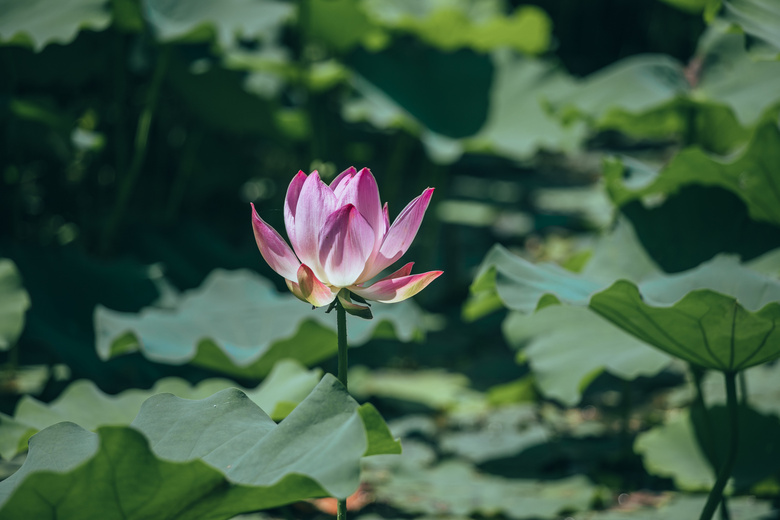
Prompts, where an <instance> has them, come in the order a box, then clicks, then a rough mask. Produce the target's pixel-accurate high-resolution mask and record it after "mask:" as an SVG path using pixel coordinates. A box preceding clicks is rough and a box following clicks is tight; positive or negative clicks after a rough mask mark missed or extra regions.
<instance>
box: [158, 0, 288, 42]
mask: <svg viewBox="0 0 780 520" xmlns="http://www.w3.org/2000/svg"><path fill="white" fill-rule="evenodd" d="M143 6H144V14H145V16H146V18H147V20H149V23H150V24H151V25H152V27H154V29H155V32H156V35H157V38H158V39H159V40H160V41H163V42H168V41H180V40H184V41H201V40H205V39H209V38H210V37H211V36H212V35H213V36H216V40H217V42H218V43H219V44H220V45H221V46H222V48H229V47H231V46H233V44H234V42H235V40H236V39H237V38H244V39H261V40H267V39H270V38H273V37H275V36H276V35H277V34H278V32H279V31H280V30H281V26H282V24H284V23H285V22H286V21H287V20H289V19H290V18H291V17H292V16H293V14H294V13H295V8H294V7H293V6H292V5H291V4H289V3H286V2H279V1H275V0H260V1H257V0H254V1H253V0H224V1H222V2H218V3H215V2H210V1H208V0H189V1H188V2H186V3H181V2H178V1H176V0H144V1H143Z"/></svg>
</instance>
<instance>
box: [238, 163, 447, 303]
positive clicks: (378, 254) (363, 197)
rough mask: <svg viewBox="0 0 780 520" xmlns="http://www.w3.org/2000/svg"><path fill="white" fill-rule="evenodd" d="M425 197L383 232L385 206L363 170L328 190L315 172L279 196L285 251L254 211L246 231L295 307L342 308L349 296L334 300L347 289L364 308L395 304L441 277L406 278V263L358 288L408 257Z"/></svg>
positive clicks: (386, 221) (386, 223) (408, 273)
mask: <svg viewBox="0 0 780 520" xmlns="http://www.w3.org/2000/svg"><path fill="white" fill-rule="evenodd" d="M432 195H433V188H428V189H426V190H425V191H423V192H422V194H421V195H420V196H419V197H417V198H416V199H414V200H413V201H412V202H410V203H409V205H407V206H406V207H405V208H404V210H403V211H402V212H401V214H400V215H398V218H396V219H395V222H393V225H392V226H391V225H390V219H389V217H388V212H387V204H386V203H385V205H384V207H382V204H381V202H380V200H379V189H378V188H377V185H376V180H375V179H374V176H373V175H372V174H371V171H370V170H369V169H368V168H363V169H362V170H360V171H359V172H358V171H356V170H355V168H354V167H350V168H349V169H347V170H345V171H343V172H342V173H341V174H339V176H338V177H336V178H335V179H334V180H333V182H331V183H330V186H328V185H327V184H325V183H324V182H322V180H321V179H320V176H319V174H318V173H317V171H316V170H315V171H314V172H312V173H311V175H308V176H307V175H306V174H305V173H303V172H302V171H299V172H298V174H297V175H296V176H295V177H294V178H293V180H292V182H291V183H290V187H289V188H288V189H287V197H286V199H285V204H284V224H285V227H286V228H287V235H288V236H289V238H290V243H291V244H292V249H290V246H288V245H287V243H286V242H285V241H284V239H283V238H282V236H281V235H280V234H279V233H277V232H276V230H275V229H274V228H272V227H271V226H269V225H268V224H266V222H265V221H263V219H261V218H260V217H259V216H258V215H257V211H255V207H254V205H252V227H253V229H254V233H255V240H256V241H257V247H258V248H259V249H260V254H262V255H263V258H264V259H265V261H266V262H268V265H270V266H271V268H272V269H273V270H274V271H276V272H277V273H279V274H280V275H282V276H283V277H284V278H285V280H286V281H287V287H289V288H290V291H292V293H293V294H294V295H295V296H297V297H298V298H300V299H301V300H304V301H306V302H309V303H311V304H312V305H314V306H315V307H321V306H323V305H328V304H329V303H331V302H333V301H334V299H335V298H336V297H337V296H339V300H340V301H341V302H342V304H344V305H345V308H347V306H349V305H350V304H351V303H350V302H349V294H348V293H347V294H345V293H344V292H341V291H342V289H347V290H348V291H350V292H351V293H352V294H354V295H357V296H358V297H360V298H363V299H365V300H375V301H378V302H383V303H394V302H400V301H402V300H405V299H407V298H410V297H412V296H414V295H415V294H417V293H418V292H420V291H422V290H423V289H424V288H425V287H426V286H427V285H428V284H429V283H431V282H432V281H433V280H435V279H436V278H437V277H438V276H439V275H441V274H442V271H429V272H427V273H422V274H415V275H413V274H411V272H412V265H414V264H413V263H412V262H410V263H408V264H406V265H404V266H403V267H401V268H400V269H398V270H397V271H396V272H394V273H392V274H391V275H389V276H386V277H384V278H382V279H381V280H379V281H377V282H375V283H373V284H371V285H366V284H367V282H369V281H370V280H371V279H373V278H374V277H376V276H377V275H378V274H379V273H380V272H381V271H383V270H384V269H386V268H388V267H390V265H392V264H393V263H394V262H395V261H396V260H398V259H399V258H401V256H403V254H404V253H405V252H406V250H407V249H409V246H410V245H411V243H412V241H413V240H414V237H415V235H416V234H417V230H418V229H419V227H420V223H421V222H422V219H423V215H424V214H425V210H426V208H427V207H428V203H429V202H430V200H431V196H432ZM293 251H295V252H294V253H293ZM340 292H341V294H339V293H340ZM351 305H354V306H355V307H357V308H359V309H366V310H367V308H363V307H360V306H356V305H355V304H351ZM348 310H349V309H348ZM353 310H355V309H353ZM354 313H356V314H359V315H360V313H359V312H354ZM368 315H369V316H370V311H369V312H368Z"/></svg>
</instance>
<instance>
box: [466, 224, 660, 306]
mask: <svg viewBox="0 0 780 520" xmlns="http://www.w3.org/2000/svg"><path fill="white" fill-rule="evenodd" d="M593 251H594V253H593V256H592V257H591V258H590V260H589V261H588V263H587V264H586V265H585V267H584V269H583V270H582V272H581V273H574V272H572V271H569V270H566V269H564V268H562V267H560V266H558V265H556V264H552V263H541V264H533V263H531V262H529V261H527V260H524V259H522V258H520V257H518V256H517V255H514V254H512V253H511V252H509V251H508V250H507V249H506V248H504V247H502V246H500V245H496V246H494V247H493V248H492V249H491V250H490V251H489V252H488V254H487V255H486V256H485V259H484V260H483V261H482V264H481V266H480V269H479V274H478V275H477V276H476V278H475V282H474V285H473V286H472V292H477V293H479V292H486V291H492V290H493V287H495V289H496V290H497V292H498V295H499V296H500V298H501V300H502V301H503V302H504V304H505V305H506V306H507V307H509V308H510V309H512V310H515V311H519V312H522V313H531V312H533V311H534V310H535V309H536V307H537V305H538V303H539V300H540V299H541V298H542V296H544V295H545V294H553V295H555V297H556V298H557V299H558V300H559V301H561V302H563V303H571V304H576V305H586V304H587V302H588V300H589V298H590V296H591V295H592V294H593V293H595V292H597V291H599V290H601V289H603V288H606V287H607V286H608V285H609V284H610V283H612V282H614V281H616V280H618V279H620V278H626V279H629V280H635V281H641V280H645V279H650V278H654V277H656V276H658V274H659V273H660V272H661V271H660V270H659V269H658V267H657V266H656V265H655V263H654V262H653V261H652V260H651V259H650V257H649V256H648V255H647V253H646V252H645V250H644V249H643V248H642V246H641V244H640V243H639V240H638V239H637V237H636V234H635V233H634V230H633V228H632V227H631V224H630V223H629V222H628V221H625V220H620V221H618V225H617V226H616V227H615V229H614V230H613V231H612V232H611V233H609V234H607V235H605V236H603V237H600V238H599V239H598V240H597V241H596V243H595V244H594V248H593ZM493 269H494V270H495V273H496V274H495V277H492V276H489V274H490V271H491V270H493Z"/></svg>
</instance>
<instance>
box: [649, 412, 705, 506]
mask: <svg viewBox="0 0 780 520" xmlns="http://www.w3.org/2000/svg"><path fill="white" fill-rule="evenodd" d="M634 451H636V452H637V453H638V454H639V455H641V456H642V459H643V460H644V466H645V468H646V469H647V471H649V472H650V473H651V474H653V475H659V476H662V477H671V478H673V479H674V483H675V485H676V486H677V487H678V488H680V489H683V490H686V491H709V489H710V488H711V487H712V485H713V484H714V483H715V474H714V472H713V470H712V466H711V465H710V463H709V461H708V460H707V457H706V456H705V455H704V453H702V451H701V449H700V448H699V443H698V442H697V440H696V432H695V431H694V429H693V424H692V423H691V420H690V415H689V414H688V411H687V410H686V411H684V412H682V413H680V414H678V415H675V416H674V417H672V418H671V419H670V420H669V421H668V422H667V423H666V424H664V425H662V426H658V427H656V428H653V429H651V430H648V431H646V432H642V433H640V434H639V435H638V436H637V439H636V442H635V443H634Z"/></svg>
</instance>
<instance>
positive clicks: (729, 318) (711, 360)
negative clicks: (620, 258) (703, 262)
mask: <svg viewBox="0 0 780 520" xmlns="http://www.w3.org/2000/svg"><path fill="white" fill-rule="evenodd" d="M730 275H731V274H730V273H726V276H730ZM590 308H591V309H593V310H594V311H596V312H597V313H599V314H600V315H602V316H603V317H605V318H606V319H608V320H609V321H611V322H612V323H614V324H615V325H617V326H619V327H621V328H622V329H623V330H626V331H628V332H630V333H631V334H633V335H635V336H636V337H638V338H639V339H641V340H642V341H645V342H647V343H649V344H651V345H653V346H655V347H657V348H659V349H661V350H663V351H664V352H667V353H669V354H671V355H673V356H675V357H678V358H680V359H684V360H686V361H689V362H691V363H694V364H696V365H700V366H703V367H705V368H712V369H714V370H721V371H736V370H743V369H745V368H749V367H751V366H754V365H759V364H761V363H765V362H767V361H771V360H773V359H777V358H780V326H778V325H780V303H770V304H767V305H766V306H765V307H763V308H762V309H761V310H759V311H755V312H754V311H750V310H748V309H746V308H745V307H743V306H742V305H741V304H740V303H739V302H738V300H737V299H735V298H733V297H731V296H726V295H724V294H721V293H718V292H715V291H712V290H709V289H699V290H695V291H691V292H690V293H688V294H686V295H685V296H684V297H683V298H682V299H681V300H679V301H678V302H676V303H674V304H673V305H671V306H664V307H655V306H652V305H650V304H648V303H646V302H645V301H644V300H643V298H642V294H640V291H639V289H637V287H636V286H635V285H634V284H632V283H631V282H627V281H619V282H616V283H615V284H614V285H612V286H611V287H610V288H609V289H607V290H605V291H602V292H600V293H598V294H596V295H594V296H593V297H592V298H591V302H590Z"/></svg>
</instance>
